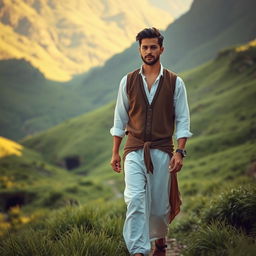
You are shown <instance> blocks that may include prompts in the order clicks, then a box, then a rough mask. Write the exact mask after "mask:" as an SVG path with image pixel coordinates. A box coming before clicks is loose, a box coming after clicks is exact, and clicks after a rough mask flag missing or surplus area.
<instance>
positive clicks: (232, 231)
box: [184, 222, 250, 256]
mask: <svg viewBox="0 0 256 256" xmlns="http://www.w3.org/2000/svg"><path fill="white" fill-rule="evenodd" d="M249 240H250V239H249V238H248V237H246V236H245V235H244V234H243V233H241V232H239V231H238V230H237V229H236V228H234V227H232V226H229V225H226V224H224V223H220V222H212V223H211V224H210V225H204V226H201V227H200V229H199V230H198V231H196V232H194V233H193V234H191V235H190V236H189V238H188V239H187V241H188V243H189V244H188V248H187V250H186V251H185V252H184V253H185V255H189V256H217V255H218V256H228V255H230V256H233V255H236V256H238V254H229V251H231V250H232V248H234V247H236V245H237V244H240V243H245V244H248V243H249V242H248V241H249ZM241 256H245V254H241Z"/></svg>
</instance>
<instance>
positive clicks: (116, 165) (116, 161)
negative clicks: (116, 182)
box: [110, 153, 121, 173]
mask: <svg viewBox="0 0 256 256" xmlns="http://www.w3.org/2000/svg"><path fill="white" fill-rule="evenodd" d="M110 164H111V166H112V169H113V170H114V171H115V172H118V173H120V172H121V158H120V155H119V154H118V153H117V154H113V155H112V159H111V162H110Z"/></svg>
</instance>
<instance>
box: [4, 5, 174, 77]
mask: <svg viewBox="0 0 256 256" xmlns="http://www.w3.org/2000/svg"><path fill="white" fill-rule="evenodd" d="M145 6H147V8H145ZM156 13H157V15H155V14H156ZM152 16H154V21H153V20H152V18H151V17H152ZM172 19H173V18H172V17H171V15H170V14H169V13H168V12H167V11H166V10H161V9H160V8H157V7H154V6H152V5H150V4H149V3H148V1H147V0H141V1H121V0H118V1H113V0H107V1H104V0H97V1H95V2H94V3H93V4H92V3H91V2H90V1H88V0H87V1H83V0H78V1H61V2H59V1H56V0H51V1H44V0H31V1H25V0H22V1H13V0H4V1H1V9H0V38H1V42H0V52H1V53H0V59H10V58H25V59H26V60H28V61H30V62H31V63H32V64H33V66H35V67H36V68H39V70H40V71H41V72H42V73H44V75H45V76H46V77H47V78H50V79H53V80H58V81H64V80H68V79H70V78H71V76H72V75H73V74H77V73H81V72H85V71H87V70H89V69H90V68H91V67H94V66H99V65H102V64H103V63H104V61H105V60H107V59H108V58H109V57H111V56H112V55H113V54H115V53H118V52H121V51H123V50H124V49H125V48H126V47H128V46H130V44H131V42H132V41H133V39H134V35H135V34H136V33H137V32H138V31H139V30H141V28H143V27H148V26H152V25H155V26H157V27H160V28H165V27H166V26H167V25H168V24H169V23H170V22H171V21H172Z"/></svg>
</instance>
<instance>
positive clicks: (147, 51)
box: [146, 47, 152, 55]
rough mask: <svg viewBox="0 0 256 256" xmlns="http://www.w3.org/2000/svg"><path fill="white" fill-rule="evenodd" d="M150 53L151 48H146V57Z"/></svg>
mask: <svg viewBox="0 0 256 256" xmlns="http://www.w3.org/2000/svg"><path fill="white" fill-rule="evenodd" d="M151 53H152V51H151V48H150V47H148V48H147V50H146V55H148V54H151Z"/></svg>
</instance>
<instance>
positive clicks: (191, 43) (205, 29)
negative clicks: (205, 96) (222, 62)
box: [163, 0, 256, 71]
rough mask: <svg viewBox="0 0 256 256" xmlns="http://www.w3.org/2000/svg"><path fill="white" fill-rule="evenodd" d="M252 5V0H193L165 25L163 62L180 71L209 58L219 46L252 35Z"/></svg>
mask: <svg viewBox="0 0 256 256" xmlns="http://www.w3.org/2000/svg"><path fill="white" fill-rule="evenodd" d="M255 8H256V2H255V1H253V0H245V1H242V0H235V1H234V0H227V1H224V2H223V1H221V0H217V1H213V0H205V1H200V0H195V1H194V2H193V4H192V6H191V8H190V10H189V12H187V13H186V14H184V15H183V16H182V17H180V19H178V20H176V21H175V22H174V23H173V24H171V25H170V26H169V27H168V28H167V29H166V31H165V36H166V38H167V40H166V44H165V50H166V54H165V55H163V63H164V64H165V65H167V66H169V67H173V68H174V69H175V70H178V71H181V70H182V71H184V70H186V69H190V68H193V67H195V66H197V65H200V64H202V63H204V62H205V61H208V60H210V59H212V58H213V57H214V56H215V55H216V53H217V52H218V51H219V50H220V49H221V48H225V47H229V46H231V45H236V44H243V43H246V42H248V41H250V40H253V39H255V37H256V25H255V15H254V10H255Z"/></svg>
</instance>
